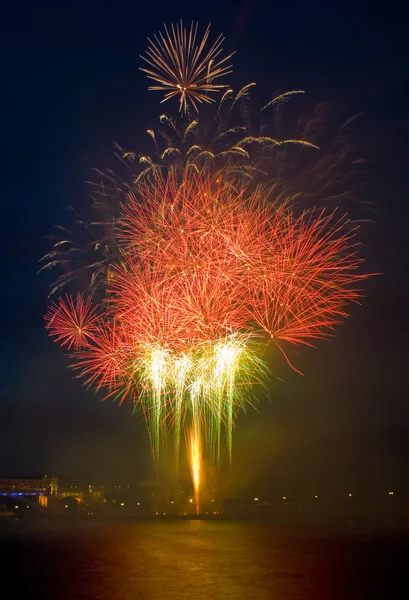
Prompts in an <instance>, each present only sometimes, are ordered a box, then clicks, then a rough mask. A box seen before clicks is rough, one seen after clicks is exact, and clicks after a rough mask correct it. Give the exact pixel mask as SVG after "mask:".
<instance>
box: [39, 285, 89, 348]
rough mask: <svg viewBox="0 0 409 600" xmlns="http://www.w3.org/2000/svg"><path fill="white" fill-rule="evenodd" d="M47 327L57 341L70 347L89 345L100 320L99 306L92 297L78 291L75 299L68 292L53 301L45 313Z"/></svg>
mask: <svg viewBox="0 0 409 600" xmlns="http://www.w3.org/2000/svg"><path fill="white" fill-rule="evenodd" d="M45 320H46V328H47V329H48V331H49V333H50V335H51V336H53V337H55V341H56V342H60V344H61V346H67V347H68V349H71V348H74V349H75V350H78V349H79V348H82V347H85V346H88V345H89V343H90V341H91V340H94V339H95V333H96V331H97V323H98V320H99V316H98V312H97V307H95V306H92V303H91V299H90V298H83V296H82V295H81V294H80V293H78V294H77V297H76V298H75V299H74V298H73V297H72V296H69V295H68V294H67V295H66V296H65V298H63V297H61V298H59V299H58V302H52V303H51V304H50V306H49V307H48V310H47V313H46V315H45Z"/></svg>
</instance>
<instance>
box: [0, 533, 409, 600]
mask: <svg viewBox="0 0 409 600" xmlns="http://www.w3.org/2000/svg"><path fill="white" fill-rule="evenodd" d="M0 556H1V560H2V562H3V569H2V573H4V574H5V575H6V574H7V573H10V574H11V569H13V572H14V570H15V568H16V565H18V566H19V571H20V577H19V582H18V583H19V591H20V594H21V595H23V594H30V595H31V597H33V593H34V592H35V594H34V596H35V597H38V598H42V599H43V600H46V599H48V598H53V599H54V600H55V599H58V600H71V599H78V600H82V599H84V600H85V599H87V600H94V599H95V600H108V599H109V600H185V599H189V600H219V599H220V600H222V599H223V600H224V599H226V600H252V599H257V600H273V599H274V600H295V599H297V600H303V599H306V600H310V599H311V600H313V599H314V600H335V599H336V600H338V599H339V600H344V599H345V600H346V599H348V600H355V599H356V600H358V599H360V600H361V599H362V600H365V599H366V598H368V599H369V598H370V599H371V600H373V598H389V597H391V596H390V595H389V593H390V592H391V589H392V588H391V584H393V583H395V584H396V585H398V579H399V577H400V576H401V573H402V579H403V574H404V572H405V569H406V566H405V565H406V564H407V559H408V558H409V553H408V538H407V537H406V538H402V539H401V538H399V539H398V540H396V539H395V538H390V537H385V536H380V537H374V538H370V537H369V538H368V537H364V538H362V537H354V536H344V537H342V536H341V537H335V538H333V537H329V536H311V535H306V534H302V533H299V534H296V533H292V534H290V533H288V532H287V533H285V532H283V531H279V530H276V529H274V528H273V527H272V526H271V525H268V524H264V525H263V524H262V523H261V524H254V523H228V522H209V521H183V522H178V521H170V522H157V523H129V524H120V525H97V524H94V525H92V526H91V525H89V524H81V525H77V526H70V527H68V526H66V527H65V528H63V529H48V530H46V531H41V532H36V533H33V534H32V535H27V534H26V533H24V531H21V532H20V533H19V534H17V535H14V537H13V538H10V539H9V540H7V542H6V541H5V540H2V544H1V555H0ZM8 561H10V565H9V566H10V570H9V569H8V568H7V563H8ZM11 563H13V567H12V564H11ZM4 567H5V568H4ZM2 579H3V582H2V583H3V587H4V585H6V584H5V581H4V576H3V577H2ZM6 580H7V576H6ZM14 585H15V580H14ZM382 590H384V592H385V594H386V595H384V592H383V591H382ZM386 590H389V593H386ZM21 597H23V596H21Z"/></svg>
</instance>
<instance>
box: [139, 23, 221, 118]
mask: <svg viewBox="0 0 409 600" xmlns="http://www.w3.org/2000/svg"><path fill="white" fill-rule="evenodd" d="M197 30H198V23H196V24H194V23H193V22H192V24H191V26H190V30H189V31H188V30H187V29H186V28H185V27H183V23H182V21H180V23H177V24H176V25H171V28H170V31H169V30H168V28H167V27H166V25H165V34H164V35H163V34H162V33H161V32H160V33H159V34H158V35H155V36H154V40H155V41H152V40H150V39H148V41H149V43H150V46H149V48H148V50H147V51H146V54H147V56H142V57H141V58H143V60H144V61H146V62H147V63H148V64H149V65H150V67H151V68H149V69H141V71H144V72H145V73H147V75H148V78H149V79H153V80H154V81H156V82H157V83H158V84H159V85H154V86H150V87H149V89H150V90H156V91H163V92H166V93H165V97H164V99H163V100H162V102H165V101H166V100H169V99H170V98H173V97H174V96H180V106H179V108H180V111H181V112H186V111H187V107H188V103H189V102H190V103H191V104H192V105H193V107H194V108H195V110H196V111H198V103H202V102H213V101H214V100H213V98H211V97H210V96H209V94H211V93H214V92H218V91H220V90H221V89H223V88H226V87H227V85H223V84H220V83H214V81H215V80H216V79H220V77H223V76H224V75H227V74H228V73H231V65H226V64H225V63H226V61H228V60H229V58H231V56H232V54H230V55H229V56H226V57H225V58H222V59H220V58H219V57H220V53H221V52H222V44H223V41H224V38H223V36H222V35H220V36H219V37H218V38H217V40H216V41H215V43H214V44H213V45H212V46H211V47H210V48H208V49H206V45H207V41H208V38H209V33H210V25H209V26H208V27H207V29H206V31H205V34H204V36H203V38H202V39H201V41H197Z"/></svg>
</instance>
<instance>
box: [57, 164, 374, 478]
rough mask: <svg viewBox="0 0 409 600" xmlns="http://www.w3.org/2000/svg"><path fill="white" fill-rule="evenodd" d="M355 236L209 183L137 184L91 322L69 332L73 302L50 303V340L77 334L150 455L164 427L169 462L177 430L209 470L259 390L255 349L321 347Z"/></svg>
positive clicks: (259, 196)
mask: <svg viewBox="0 0 409 600" xmlns="http://www.w3.org/2000/svg"><path fill="white" fill-rule="evenodd" d="M355 232H356V228H354V227H352V226H350V224H349V223H348V220H347V219H343V218H338V217H336V215H335V214H326V213H325V212H324V211H320V212H314V211H310V212H306V213H304V214H302V215H301V216H298V217H297V216H295V215H294V213H293V211H292V210H291V208H290V206H288V205H286V204H285V203H283V202H275V201H274V200H273V199H271V198H270V199H269V198H268V189H261V188H258V189H257V190H255V191H254V190H252V189H251V188H248V189H246V187H245V186H243V185H242V184H240V185H239V186H238V188H237V189H235V187H234V186H233V185H232V182H231V181H228V182H227V183H224V182H223V181H222V178H221V174H217V175H216V176H215V177H211V176H210V175H209V173H208V172H207V171H204V172H203V173H199V174H197V175H196V176H193V177H190V178H189V179H188V180H185V181H183V182H182V184H181V185H179V184H178V181H177V178H176V176H175V175H174V174H169V175H168V176H166V177H164V178H162V177H158V178H157V179H156V181H155V185H154V186H153V187H152V185H151V184H149V183H148V182H141V184H140V185H139V188H138V191H137V193H136V192H134V193H133V194H132V197H130V198H129V202H128V204H127V205H126V207H125V206H124V207H123V214H122V218H121V220H120V221H119V224H118V240H119V242H118V243H119V245H120V248H121V256H122V261H121V264H120V265H118V266H116V267H113V268H112V273H111V278H110V281H109V284H108V294H107V299H106V301H105V302H104V304H103V305H102V306H101V307H100V310H99V313H102V314H103V319H101V318H100V320H99V322H98V323H97V324H95V323H94V319H96V316H95V315H96V313H95V312H94V309H91V308H90V304H89V302H88V301H87V302H86V303H85V304H84V302H85V301H83V304H81V307H86V310H85V309H84V308H83V309H82V312H83V313H84V315H85V316H84V317H83V318H82V320H81V321H80V320H79V317H78V306H79V300H77V304H76V305H75V304H74V303H73V301H66V302H65V303H61V302H60V304H58V305H52V306H51V307H50V310H49V314H48V322H49V323H51V324H55V323H57V324H58V327H57V326H53V327H49V328H50V334H51V335H53V336H56V338H57V339H58V340H59V341H60V342H62V343H65V341H66V340H69V341H70V342H71V341H72V340H73V339H74V340H75V339H76V338H73V337H72V336H73V335H74V333H75V335H77V336H78V335H79V332H80V331H81V335H82V337H81V344H76V346H77V362H76V363H75V366H76V368H77V369H78V370H79V374H80V375H81V376H82V377H84V378H85V380H86V381H87V383H88V384H90V385H94V386H97V387H98V388H105V389H106V390H107V394H108V395H109V396H115V397H117V398H118V399H120V400H121V401H122V400H123V399H124V398H126V397H130V398H132V399H133V401H134V402H136V403H139V404H140V406H141V407H142V409H143V411H144V412H145V417H146V420H147V422H148V424H149V429H150V434H151V440H152V445H153V449H154V453H155V455H156V456H157V455H158V453H159V448H160V437H161V430H162V429H163V428H166V427H167V426H169V427H173V429H174V432H175V438H176V444H175V445H176V453H177V455H178V453H179V437H180V434H181V431H182V430H183V429H186V427H187V428H188V430H189V431H190V432H193V433H191V434H190V436H191V438H190V439H191V442H190V445H191V449H190V453H191V455H192V460H193V458H194V456H196V455H197V454H198V453H199V450H198V449H199V447H200V452H202V440H205V441H206V447H207V450H208V453H209V454H210V455H212V456H213V457H214V458H215V460H219V458H220V452H221V450H220V447H221V445H220V440H221V437H222V435H223V432H224V433H225V436H226V440H227V449H228V451H229V454H230V455H231V448H232V427H233V423H234V420H235V418H236V415H237V412H238V410H239V408H240V407H244V403H245V397H246V395H245V394H244V393H243V392H244V390H245V389H246V386H249V385H250V384H252V383H254V382H257V381H258V382H262V381H263V375H264V373H265V365H264V363H263V361H262V358H261V354H260V348H261V347H262V345H264V346H265V345H267V344H269V343H271V342H273V343H275V344H277V346H278V347H279V348H280V350H282V352H283V353H284V355H285V356H287V354H286V352H285V349H284V348H283V345H286V344H287V345H288V344H308V343H311V341H312V340H314V339H317V338H325V337H327V336H328V335H331V334H332V332H333V330H334V327H335V326H336V325H337V324H338V323H339V322H340V321H341V320H342V319H343V318H344V317H345V308H346V306H347V304H348V303H349V302H351V301H354V300H357V299H358V298H359V292H358V291H357V290H356V289H355V286H354V284H356V283H357V282H358V281H360V280H361V279H362V277H363V276H362V275H360V274H358V272H357V269H358V267H359V265H360V262H361V261H360V259H359V258H358V256H357V248H356V243H355V242H354V235H355ZM61 307H63V310H64V312H63V314H64V321H63V323H62V324H61V323H59V322H58V317H59V315H60V313H61V310H62V308H61ZM73 332H74V333H73ZM70 336H71V337H70ZM80 346H81V347H80ZM192 439H193V441H192ZM192 444H193V446H194V448H195V451H193V446H192ZM193 471H194V472H195V473H196V475H195V477H199V475H198V474H197V473H198V472H197V468H196V467H194V466H192V472H193Z"/></svg>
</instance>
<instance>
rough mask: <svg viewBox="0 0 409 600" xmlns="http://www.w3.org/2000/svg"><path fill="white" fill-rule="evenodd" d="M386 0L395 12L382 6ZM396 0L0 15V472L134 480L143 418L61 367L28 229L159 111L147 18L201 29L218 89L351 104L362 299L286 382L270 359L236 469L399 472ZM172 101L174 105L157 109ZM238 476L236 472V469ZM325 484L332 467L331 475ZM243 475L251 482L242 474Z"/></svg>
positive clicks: (408, 454) (399, 72)
mask: <svg viewBox="0 0 409 600" xmlns="http://www.w3.org/2000/svg"><path fill="white" fill-rule="evenodd" d="M399 4H402V8H399ZM403 4H404V3H396V6H394V3H393V2H392V3H388V4H386V3H379V4H377V3H371V4H370V8H368V5H367V3H363V2H359V1H355V2H345V1H344V2H317V1H314V0H313V1H312V2H272V1H270V2H267V1H263V0H259V1H256V0H254V1H252V0H237V1H235V2H232V1H230V2H227V1H226V0H224V1H223V2H221V1H217V2H216V1H215V0H210V1H208V2H202V3H193V2H191V3H185V2H169V3H162V2H161V1H158V0H157V1H156V2H152V3H149V2H144V3H138V2H137V1H134V2H128V0H124V1H122V2H110V1H108V0H106V1H105V2H90V1H87V0H83V1H82V2H74V1H73V2H69V3H65V2H58V1H57V2H53V3H50V4H49V3H47V2H41V1H40V2H37V3H26V2H20V3H15V7H14V8H11V7H10V6H11V3H8V7H7V8H5V9H4V8H3V11H2V15H1V22H0V43H1V52H0V57H1V58H0V61H1V62H0V64H1V71H2V75H1V79H2V91H1V93H0V107H1V117H0V123H1V125H0V127H1V150H0V152H1V161H0V164H1V167H2V168H1V181H2V192H1V202H2V219H1V222H2V227H3V233H2V242H3V250H2V261H1V278H2V285H1V290H2V292H1V310H0V318H1V332H2V345H1V350H2V360H1V365H2V370H1V382H0V383H1V393H0V477H1V476H8V475H18V474H23V475H30V474H34V473H50V472H55V473H57V474H59V475H68V474H69V475H74V476H75V475H78V476H85V475H87V476H92V477H94V478H101V479H104V480H114V479H115V478H116V479H118V480H124V479H125V478H128V479H129V478H142V477H148V476H149V469H150V460H151V459H150V454H149V445H148V441H147V435H146V431H145V426H144V423H142V420H141V419H140V418H138V417H137V416H132V415H131V408H130V407H126V406H124V407H121V408H118V407H117V406H115V405H113V404H112V403H111V402H101V401H100V400H101V398H100V397H98V396H97V395H96V394H94V393H93V392H91V391H88V392H87V391H86V390H84V389H83V388H82V386H81V384H80V383H79V382H78V381H77V380H73V379H72V376H71V372H70V370H69V369H68V368H67V363H66V360H65V357H64V353H63V352H62V351H61V349H60V348H59V347H58V346H57V345H56V344H54V343H53V342H52V341H51V340H50V339H49V338H48V337H47V335H46V333H45V331H44V323H43V314H44V310H45V305H46V298H47V295H48V291H49V284H50V283H51V278H50V276H49V275H47V274H40V275H38V274H37V271H38V269H39V262H38V261H39V259H40V258H41V256H42V255H43V254H44V253H45V252H46V250H47V249H48V247H49V242H48V241H47V239H46V236H47V235H49V234H50V233H51V231H52V227H53V226H54V225H55V224H59V223H64V222H65V221H66V219H67V214H68V213H67V211H66V207H67V206H68V205H70V204H73V205H74V206H76V207H77V208H78V209H79V210H81V209H83V208H84V207H86V205H87V201H88V193H89V189H87V187H86V185H85V181H86V180H87V179H88V178H89V176H90V172H91V171H90V170H91V169H92V168H94V167H100V168H114V169H115V167H116V162H115V158H114V156H113V142H115V141H117V142H119V143H120V144H121V145H122V146H124V147H127V148H131V149H135V148H136V149H138V148H139V147H140V144H141V143H143V144H144V143H145V142H146V133H145V132H146V129H149V128H151V127H154V126H155V125H156V123H157V117H158V115H159V114H160V113H161V112H163V106H160V104H159V101H160V95H159V94H155V93H153V92H148V91H147V82H146V78H145V75H144V74H143V73H141V72H140V71H139V70H138V69H139V67H140V66H141V63H142V61H141V59H140V58H139V55H140V54H142V53H143V52H144V50H145V49H146V46H147V42H146V38H147V37H148V36H151V35H152V34H154V33H156V32H157V31H158V30H160V29H161V28H162V26H163V23H170V22H174V21H176V20H178V19H180V18H183V19H184V20H185V21H186V22H190V20H192V19H194V20H199V22H200V23H201V25H202V26H203V27H204V26H205V25H207V23H209V22H210V23H211V24H212V32H213V34H214V35H216V34H218V33H219V32H223V33H224V34H225V36H226V43H225V48H226V50H228V51H232V50H236V55H235V56H234V61H233V63H234V75H233V76H232V77H231V79H230V80H229V83H231V85H233V86H234V87H235V88H236V89H237V87H238V86H240V85H244V84H246V83H248V82H250V81H253V80H255V81H257V82H258V87H257V94H258V96H257V94H256V98H258V99H259V101H260V104H261V102H263V100H266V99H267V100H268V99H270V98H271V94H272V92H273V91H277V90H280V91H286V90H289V89H300V88H301V89H305V90H306V92H307V94H306V97H308V102H310V103H311V102H312V103H316V102H319V101H323V100H329V101H332V102H333V103H334V104H335V106H336V107H337V108H339V109H340V111H341V112H343V113H344V114H345V115H352V114H355V113H356V112H363V113H365V127H363V129H362V132H361V135H362V139H361V140H360V141H361V142H362V145H363V148H364V150H365V152H366V154H367V156H368V158H369V159H370V160H371V161H373V164H374V168H373V170H372V171H371V180H370V181H369V182H368V184H369V185H370V188H369V189H370V197H371V200H372V201H373V202H374V204H375V206H376V211H374V212H373V213H372V214H371V215H370V216H368V215H366V214H364V215H363V217H368V218H370V219H372V220H374V221H375V223H374V224H373V225H370V226H369V227H368V231H367V233H366V238H365V241H366V244H367V246H368V248H367V249H366V256H367V257H368V268H369V269H370V270H372V271H376V272H382V273H383V275H382V276H380V277H375V278H373V279H371V280H370V281H368V282H367V283H366V284H365V294H366V298H365V299H364V300H363V301H362V304H361V305H360V306H356V307H353V309H352V315H351V318H350V319H349V320H348V322H347V323H346V324H345V325H344V326H343V327H342V328H340V330H339V335H338V337H336V338H335V339H333V340H331V341H330V342H329V343H328V342H326V343H324V344H320V345H319V347H318V349H317V350H301V351H300V356H299V357H297V366H298V367H299V368H301V370H302V371H303V372H304V373H305V375H304V377H300V376H299V375H298V374H297V373H294V372H292V371H291V369H289V367H288V365H287V364H286V363H285V361H283V360H282V359H280V358H279V357H278V356H277V361H276V362H275V363H274V364H273V365H271V369H272V384H271V389H270V396H271V401H270V402H264V403H261V404H260V405H259V406H258V411H259V412H256V411H251V410H250V411H249V413H248V414H247V415H246V416H243V417H241V418H240V419H239V422H238V429H237V432H236V438H235V449H234V452H235V458H234V461H235V463H236V465H238V466H240V467H241V468H242V470H245V471H246V473H254V476H255V477H256V476H257V477H262V476H263V474H265V475H267V474H269V475H271V477H273V475H274V476H275V477H278V478H280V477H281V478H283V477H287V479H290V478H291V480H292V481H293V482H295V483H294V485H299V486H302V485H305V484H306V479H307V478H310V479H311V478H312V479H313V480H314V481H320V482H321V483H322V482H323V481H324V480H325V481H328V478H329V477H330V476H331V474H332V476H333V477H334V473H337V477H340V478H341V479H342V481H343V482H344V483H345V485H349V483H350V482H353V481H354V480H356V481H359V480H361V479H362V477H363V475H365V477H367V478H368V479H372V480H375V479H376V480H377V482H378V483H379V482H381V483H382V485H383V484H385V485H386V484H389V483H390V484H391V485H392V484H393V485H399V484H400V483H399V482H401V481H402V478H403V474H404V473H405V469H404V465H405V461H407V460H408V458H409V441H408V440H409V436H408V433H409V403H408V398H409V394H408V386H407V369H408V360H407V357H408V348H407V340H408V317H407V313H408V260H407V257H406V254H407V240H408V233H409V230H408V217H409V214H408V206H409V197H408V192H409V185H408V164H409V152H408V144H409V142H408V140H409V38H408V36H407V22H408V21H407V18H408V15H407V14H404V12H403V11H404V8H403ZM171 110H172V112H173V113H174V114H176V112H177V106H176V104H174V105H173V108H172V107H171V106H170V105H168V106H166V111H167V112H168V113H169V112H171ZM249 479H250V480H251V476H249ZM334 480H335V479H334ZM250 483H251V482H250Z"/></svg>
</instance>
